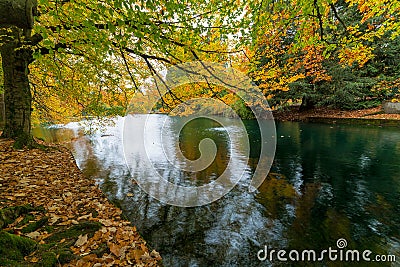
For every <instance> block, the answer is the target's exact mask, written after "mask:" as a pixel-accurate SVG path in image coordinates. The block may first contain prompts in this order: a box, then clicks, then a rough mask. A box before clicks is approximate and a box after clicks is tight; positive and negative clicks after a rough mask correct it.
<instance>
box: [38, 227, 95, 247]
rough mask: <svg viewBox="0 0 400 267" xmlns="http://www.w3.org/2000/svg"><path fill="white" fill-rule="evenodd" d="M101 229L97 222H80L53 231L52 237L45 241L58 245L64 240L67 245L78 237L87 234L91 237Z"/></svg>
mask: <svg viewBox="0 0 400 267" xmlns="http://www.w3.org/2000/svg"><path fill="white" fill-rule="evenodd" d="M101 227H102V225H101V223H99V222H90V221H86V222H81V223H79V224H77V225H73V226H71V227H69V228H67V229H65V228H64V229H60V230H58V231H55V232H54V233H53V235H51V236H49V237H48V238H46V239H45V241H46V242H47V243H58V242H60V241H61V240H62V239H66V242H67V243H71V244H73V243H75V241H76V240H77V239H78V237H79V236H80V235H84V234H88V236H89V237H92V236H93V235H94V233H95V232H96V231H97V230H99V229H100V228H101Z"/></svg>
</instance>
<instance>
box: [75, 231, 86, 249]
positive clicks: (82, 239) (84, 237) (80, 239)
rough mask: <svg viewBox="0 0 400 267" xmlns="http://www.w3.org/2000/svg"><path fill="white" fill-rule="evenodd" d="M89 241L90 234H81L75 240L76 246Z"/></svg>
mask: <svg viewBox="0 0 400 267" xmlns="http://www.w3.org/2000/svg"><path fill="white" fill-rule="evenodd" d="M87 241H88V235H87V234H85V235H80V236H79V237H78V240H76V242H75V247H81V246H83V245H84V244H85V243H86V242H87Z"/></svg>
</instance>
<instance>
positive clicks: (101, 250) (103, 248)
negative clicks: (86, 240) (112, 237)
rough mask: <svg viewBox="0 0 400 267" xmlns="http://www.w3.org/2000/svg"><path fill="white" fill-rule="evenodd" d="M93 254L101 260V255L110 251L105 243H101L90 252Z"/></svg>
mask: <svg viewBox="0 0 400 267" xmlns="http://www.w3.org/2000/svg"><path fill="white" fill-rule="evenodd" d="M92 253H93V254H96V256H97V257H99V258H101V257H102V256H103V254H105V253H110V249H109V247H108V246H107V244H106V243H101V244H100V245H99V247H98V248H96V249H95V250H93V251H92Z"/></svg>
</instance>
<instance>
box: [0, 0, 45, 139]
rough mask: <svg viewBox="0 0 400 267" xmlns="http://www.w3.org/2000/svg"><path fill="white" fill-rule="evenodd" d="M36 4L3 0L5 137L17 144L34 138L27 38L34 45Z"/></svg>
mask: <svg viewBox="0 0 400 267" xmlns="http://www.w3.org/2000/svg"><path fill="white" fill-rule="evenodd" d="M36 8H37V0H0V53H1V59H2V68H3V75H4V79H3V81H4V86H3V87H4V88H3V89H4V108H5V123H4V130H3V134H2V137H6V138H13V139H15V140H16V143H15V144H17V145H16V146H24V145H26V144H29V143H31V140H32V138H31V104H32V95H31V90H30V87H29V80H28V74H29V68H28V66H29V63H31V62H32V59H33V58H32V49H31V46H30V45H28V43H27V41H28V42H30V43H31V45H32V38H31V29H32V28H33V23H34V16H35V15H36ZM17 27H18V28H17ZM1 28H8V29H1ZM36 39H37V41H38V42H39V41H40V39H38V38H36Z"/></svg>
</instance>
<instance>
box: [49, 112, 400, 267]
mask: <svg viewBox="0 0 400 267" xmlns="http://www.w3.org/2000/svg"><path fill="white" fill-rule="evenodd" d="M158 119H159V118H157V117H155V118H154V125H153V126H154V130H155V131H156V130H157V129H160V128H161V127H162V125H158V124H157V120H158ZM174 119H178V118H174ZM245 124H246V127H247V128H248V130H249V134H250V137H251V140H250V143H251V151H250V156H251V159H250V161H249V162H247V163H244V162H242V161H241V160H240V159H241V158H240V155H234V153H233V152H234V151H233V149H232V147H233V146H232V144H229V142H228V141H227V137H226V133H224V131H221V129H220V128H219V127H218V125H209V124H207V123H206V122H201V121H200V122H197V123H194V124H193V125H192V126H190V127H189V128H187V129H186V130H185V132H184V133H183V134H182V135H181V136H178V137H177V136H171V137H170V138H171V139H170V140H169V141H165V140H164V141H165V142H170V144H171V146H172V144H173V142H175V141H176V138H178V140H179V142H178V144H179V145H180V149H181V150H182V153H183V154H184V155H185V156H187V157H189V158H193V159H196V158H197V157H199V151H198V145H199V140H200V139H201V137H204V136H209V137H210V136H211V137H213V138H214V139H215V140H218V141H217V151H218V152H217V159H216V161H215V162H214V163H213V165H212V166H210V167H209V168H207V169H206V170H205V171H204V172H203V173H200V174H196V175H192V176H191V175H188V173H187V172H177V171H176V170H174V169H169V166H170V165H169V163H168V162H163V161H162V160H160V161H158V163H159V164H160V166H162V165H163V164H165V165H164V166H165V169H164V175H165V177H167V178H168V179H178V180H179V181H181V182H182V181H184V182H187V183H202V182H207V181H209V180H210V179H213V176H214V175H218V174H220V173H221V172H223V171H224V168H226V164H227V161H228V160H229V159H230V158H231V157H235V160H236V161H235V162H237V166H239V168H240V169H244V170H245V172H244V173H245V177H244V180H243V181H241V183H239V185H238V186H237V187H235V189H234V190H233V191H231V192H230V193H229V194H228V195H226V196H225V197H223V198H222V199H220V200H219V201H217V202H214V203H212V204H210V205H207V206H202V207H196V208H179V207H173V206H168V205H164V204H162V203H160V202H158V201H157V200H154V199H152V198H150V197H148V195H147V194H145V193H144V192H143V191H142V190H141V189H140V188H139V187H138V185H137V184H135V182H134V180H133V179H132V178H131V177H130V175H129V173H128V169H127V167H126V165H125V161H124V157H123V151H122V147H121V145H120V143H121V132H122V124H121V119H119V120H117V123H116V125H115V126H114V127H110V128H108V129H107V133H106V134H104V133H103V134H100V133H98V134H94V135H92V136H91V137H90V138H86V137H81V138H79V139H77V140H75V141H74V142H72V143H71V147H72V149H73V151H74V155H75V158H76V161H77V164H78V166H79V167H80V168H81V169H82V170H83V171H84V172H85V174H86V175H87V176H88V177H91V178H94V179H97V180H98V182H99V183H100V184H101V186H102V189H103V191H104V192H105V193H106V194H107V195H108V197H109V198H110V199H112V200H114V201H118V202H119V204H120V205H121V207H122V209H123V211H124V213H125V215H126V216H127V217H128V218H129V219H130V220H132V221H133V222H134V224H136V225H137V226H138V229H139V230H140V231H141V233H142V235H143V236H144V237H145V239H146V240H147V241H148V242H149V243H150V245H151V246H153V247H154V248H156V249H157V250H159V251H160V252H161V255H162V256H163V262H164V265H165V266H263V265H265V266H269V265H271V264H273V265H277V266H279V265H281V264H280V263H279V262H273V263H270V262H267V261H266V262H260V261H258V260H257V251H258V250H260V249H261V248H263V246H264V245H268V246H269V247H271V248H275V249H281V248H283V249H315V250H322V249H327V248H328V247H335V245H336V240H337V239H339V238H345V239H346V240H347V242H348V247H347V248H349V249H359V250H364V249H369V250H371V251H373V253H374V254H395V255H397V257H398V261H399V260H400V258H399V257H400V253H399V251H400V245H399V244H400V243H399V242H400V241H399V240H400V235H399V234H400V233H399V225H400V219H399V216H398V214H399V213H400V179H399V177H400V176H399V173H400V160H399V159H400V145H399V144H400V131H399V130H398V129H395V128H375V127H365V126H330V125H318V124H302V123H279V124H278V125H277V136H276V138H277V141H278V142H277V144H278V147H277V152H276V157H275V161H274V165H273V167H272V170H271V173H270V175H269V176H268V178H267V179H266V180H265V182H264V183H263V184H262V186H261V187H260V188H259V190H258V191H257V192H255V193H254V194H252V193H249V192H248V188H247V185H248V182H249V179H250V174H251V172H252V171H253V170H254V167H255V164H256V163H257V153H259V147H258V146H259V132H258V131H257V127H256V126H257V125H256V122H252V121H248V122H246V123H245ZM232 125H234V120H233V122H232ZM170 126H171V127H173V121H171V125H170ZM202 127H203V130H204V129H205V128H207V129H208V132H207V131H201V133H199V129H201V128H202ZM69 128H70V130H69V131H70V132H72V135H73V136H75V134H77V133H78V131H77V128H76V125H75V126H74V125H73V126H69ZM138 128H140V127H138ZM53 131H55V132H57V134H60V136H63V137H65V136H66V133H65V132H60V131H67V132H68V130H67V129H62V130H60V129H58V130H53ZM210 134H211V135H210ZM150 137H151V136H149V138H150ZM149 141H150V139H149ZM155 145H156V144H155ZM171 149H172V151H174V149H176V147H171ZM142 152H143V151H142ZM142 152H140V151H138V153H137V155H136V160H137V166H136V167H135V168H136V170H137V173H136V175H144V174H145V173H146V168H145V167H144V165H142V164H141V161H140V157H141V155H142V154H141V153H142ZM218 153H219V154H218ZM151 156H154V157H155V158H157V157H158V156H159V155H158V154H154V155H153V154H151ZM149 179H151V177H149ZM131 194H132V195H131ZM282 265H288V264H282ZM303 265H304V266H307V264H306V263H304V264H301V263H298V262H297V263H295V264H293V266H303ZM309 265H312V266H324V265H328V266H346V265H345V264H342V263H338V262H333V263H329V262H327V263H320V264H314V263H313V264H309ZM360 266H365V265H363V264H361V265H360ZM370 266H374V264H373V263H372V264H371V265H370ZM379 266H390V264H389V263H387V264H386V265H385V264H380V265H379Z"/></svg>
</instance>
